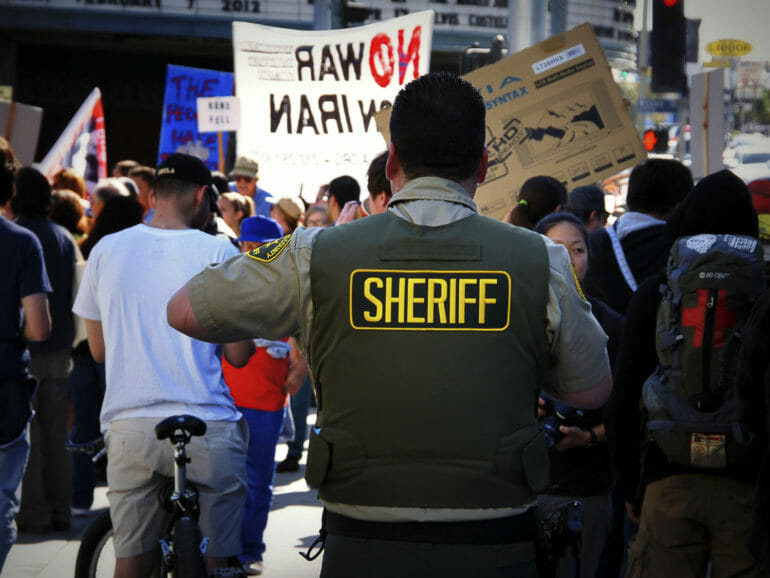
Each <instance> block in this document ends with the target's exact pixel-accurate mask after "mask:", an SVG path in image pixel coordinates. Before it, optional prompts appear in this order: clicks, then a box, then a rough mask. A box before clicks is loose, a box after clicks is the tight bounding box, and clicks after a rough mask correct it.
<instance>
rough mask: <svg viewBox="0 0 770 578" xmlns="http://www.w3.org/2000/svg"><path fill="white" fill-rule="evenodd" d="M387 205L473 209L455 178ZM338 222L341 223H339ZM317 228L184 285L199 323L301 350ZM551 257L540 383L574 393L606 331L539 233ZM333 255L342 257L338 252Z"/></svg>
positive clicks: (600, 365) (367, 512) (371, 515)
mask: <svg viewBox="0 0 770 578" xmlns="http://www.w3.org/2000/svg"><path fill="white" fill-rule="evenodd" d="M388 210H389V211H391V212H392V213H393V214H395V215H396V216H398V217H400V218H402V219H405V220H407V221H410V222H413V223H416V224H418V225H424V226H440V225H446V224H448V223H451V222H454V221H457V220H460V219H463V218H466V217H469V216H471V215H472V214H473V213H475V212H476V204H475V203H474V202H473V200H472V199H471V198H470V197H469V196H468V194H467V192H466V191H465V189H463V188H462V187H461V186H459V185H458V184H456V183H454V182H452V181H448V180H445V179H440V178H437V177H423V178H419V179H414V180H413V181H410V182H409V183H408V184H407V185H406V186H405V187H404V188H403V189H402V190H401V191H399V193H398V194H396V195H395V196H394V197H393V198H392V200H391V201H390V204H389V205H388ZM343 226H344V225H343ZM320 231H321V229H315V228H314V229H304V228H300V229H297V230H296V231H295V232H294V233H293V234H292V235H291V237H284V239H282V240H280V241H276V242H274V243H273V244H270V245H266V246H265V247H263V248H262V251H261V252H258V253H256V254H255V253H252V254H242V255H240V256H238V257H234V258H232V259H230V260H228V261H226V262H225V263H222V264H220V265H216V266H212V267H209V268H207V269H206V270H204V271H203V272H201V273H200V274H198V275H197V276H196V277H194V278H193V279H192V280H191V281H190V284H189V286H188V291H189V296H190V302H191V305H192V308H193V311H194V312H195V315H196V316H197V318H198V321H200V323H201V324H202V325H203V327H204V328H205V329H206V330H207V331H209V332H210V333H212V334H213V335H214V336H215V337H217V338H219V339H222V340H233V339H236V338H237V339H241V338H253V337H263V338H266V339H279V338H282V337H286V336H293V337H295V339H296V341H297V344H298V346H299V347H300V349H301V350H303V351H306V350H307V348H306V346H307V344H308V343H310V336H311V332H312V329H313V303H312V299H311V293H310V258H311V254H312V250H313V243H314V240H315V238H316V235H317V234H318V233H319V232H320ZM543 242H544V243H545V244H546V247H547V251H548V256H549V260H550V279H549V299H548V306H547V312H546V323H547V337H548V342H549V345H550V354H551V361H552V371H551V374H550V376H549V383H547V384H544V386H543V387H544V389H545V390H546V391H549V392H550V393H553V394H555V395H557V396H558V393H559V392H560V391H563V392H578V391H583V390H585V389H588V388H590V387H592V386H594V385H596V384H597V383H599V382H600V381H601V380H602V379H603V378H604V376H605V375H606V374H607V372H608V370H609V361H608V357H607V350H606V342H607V336H606V335H605V334H604V332H603V331H602V329H601V327H600V326H599V324H598V322H597V321H596V319H595V318H594V317H593V315H592V314H591V306H590V305H589V304H588V302H587V301H585V300H584V299H583V298H582V296H581V295H580V294H579V292H578V290H577V287H576V278H575V276H574V273H573V271H572V266H571V265H570V261H569V256H568V254H567V251H566V249H565V248H564V247H563V246H561V245H556V244H554V243H552V242H551V241H550V240H548V239H547V238H546V237H543ZM340 258H345V256H344V255H340ZM325 506H326V507H327V508H328V509H329V510H331V511H333V512H336V513H339V514H343V515H347V516H350V517H353V518H356V519H363V520H375V521H410V520H412V521H414V520H416V521H459V520H480V519H491V518H499V517H504V516H511V515H517V514H520V513H523V512H524V511H526V510H527V509H528V508H529V507H530V506H531V504H526V505H524V506H521V507H517V508H495V509H486V510H467V509H464V510H459V509H446V508H444V509H427V508H383V507H378V506H357V505H350V504H340V503H328V502H327V503H326V504H325Z"/></svg>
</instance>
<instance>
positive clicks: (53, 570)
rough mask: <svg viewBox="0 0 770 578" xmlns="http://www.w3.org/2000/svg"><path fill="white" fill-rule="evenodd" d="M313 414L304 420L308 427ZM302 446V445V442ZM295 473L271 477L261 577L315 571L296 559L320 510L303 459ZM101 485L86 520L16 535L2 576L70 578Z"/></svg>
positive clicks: (317, 566)
mask: <svg viewBox="0 0 770 578" xmlns="http://www.w3.org/2000/svg"><path fill="white" fill-rule="evenodd" d="M314 419H315V414H314V413H312V414H311V415H309V416H308V422H309V423H310V424H312V422H313V421H314ZM306 445H307V444H306ZM284 457H286V444H280V445H279V446H278V448H277V449H276V454H275V459H276V462H279V461H281V460H283V458H284ZM306 457H307V452H305V453H304V454H303V456H302V462H301V465H300V470H299V471H298V472H294V473H286V474H276V476H275V496H274V499H273V509H272V511H271V512H270V516H269V518H268V522H267V531H266V533H265V543H266V544H267V551H266V552H265V557H264V564H265V566H264V572H263V574H262V575H263V576H266V577H267V578H271V577H275V578H311V577H316V576H318V575H319V574H320V572H321V558H320V557H319V558H317V559H316V560H314V561H313V562H308V561H306V560H305V559H304V558H302V557H301V556H300V555H299V552H304V551H306V550H307V548H308V546H309V545H310V544H312V543H313V541H314V540H315V538H316V537H317V535H318V530H319V528H320V527H321V506H320V502H319V501H318V500H317V499H316V492H315V491H314V490H311V489H310V488H309V487H308V486H307V484H306V483H305V480H304V473H305V460H306ZM106 491H107V488H106V487H99V488H97V492H96V498H95V504H94V509H93V510H92V514H90V515H89V516H87V517H79V518H73V519H72V529H71V530H70V531H69V532H55V533H51V534H45V535H35V534H20V535H19V538H18V540H17V541H16V544H15V545H14V547H13V548H11V552H10V554H9V555H8V559H7V560H6V563H5V568H4V569H3V572H2V578H64V577H71V576H73V573H74V570H75V558H76V556H77V551H78V547H79V546H80V537H81V536H82V535H83V532H84V531H85V529H86V527H87V526H88V524H89V523H90V522H91V521H92V520H93V519H94V518H95V517H96V516H97V514H98V513H99V512H101V510H102V509H103V508H106V507H107V498H106Z"/></svg>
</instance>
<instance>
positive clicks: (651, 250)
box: [583, 224, 671, 314]
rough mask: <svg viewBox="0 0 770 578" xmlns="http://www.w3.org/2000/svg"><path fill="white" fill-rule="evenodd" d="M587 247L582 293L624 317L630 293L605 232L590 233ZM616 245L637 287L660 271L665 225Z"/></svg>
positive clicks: (667, 244) (667, 245)
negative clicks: (584, 292) (626, 262)
mask: <svg viewBox="0 0 770 578" xmlns="http://www.w3.org/2000/svg"><path fill="white" fill-rule="evenodd" d="M613 226H615V225H613ZM589 245H590V251H589V259H588V273H587V274H586V277H585V280H584V281H583V287H584V288H585V291H586V293H587V294H589V295H592V296H594V297H596V298H598V299H601V300H602V301H604V303H605V304H607V305H608V306H609V307H611V308H612V309H614V310H615V311H617V312H618V313H621V314H625V313H626V309H627V308H628V302H629V301H630V300H631V295H632V291H631V288H630V287H629V286H628V284H627V283H626V280H625V279H624V278H623V274H622V273H621V272H620V267H619V266H618V261H617V259H616V258H615V252H614V251H613V250H612V241H610V236H609V235H608V234H607V231H606V230H604V229H600V230H599V231H594V232H593V233H591V235H590V237H589ZM620 245H621V247H623V252H624V253H625V255H626V261H628V266H629V267H630V268H631V272H632V273H633V274H634V278H635V279H636V283H637V284H638V285H641V283H642V281H644V280H645V279H646V278H647V277H650V276H651V275H655V274H657V273H660V272H661V271H663V269H664V268H665V266H666V261H667V259H668V252H669V249H670V248H671V241H670V239H669V238H668V237H667V236H666V232H665V225H663V224H660V225H653V226H651V227H645V228H644V229H639V230H637V231H634V232H632V233H629V234H628V235H626V236H624V237H623V238H622V239H621V240H620Z"/></svg>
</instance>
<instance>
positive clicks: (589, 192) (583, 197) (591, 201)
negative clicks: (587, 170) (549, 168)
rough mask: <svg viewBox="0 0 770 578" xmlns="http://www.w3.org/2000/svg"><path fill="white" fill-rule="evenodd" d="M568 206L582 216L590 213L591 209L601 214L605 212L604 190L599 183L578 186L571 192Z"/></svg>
mask: <svg viewBox="0 0 770 578" xmlns="http://www.w3.org/2000/svg"><path fill="white" fill-rule="evenodd" d="M567 206H568V207H569V209H570V211H572V212H573V213H574V214H576V215H577V216H579V217H580V218H583V217H584V216H587V215H589V214H590V213H591V211H596V212H597V213H599V214H601V213H605V212H606V209H605V208H604V191H602V190H601V189H600V188H599V187H598V186H597V185H586V186H584V187H577V188H576V189H575V190H574V191H572V192H571V193H570V194H569V197H568V198H567Z"/></svg>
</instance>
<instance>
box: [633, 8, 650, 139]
mask: <svg viewBox="0 0 770 578" xmlns="http://www.w3.org/2000/svg"><path fill="white" fill-rule="evenodd" d="M648 9H649V0H644V4H643V5H642V31H641V36H640V37H639V54H637V55H636V60H637V70H638V74H639V99H640V100H641V99H643V98H647V95H648V92H649V80H648V77H647V71H648V68H649V62H647V55H648V54H649V49H650V32H649V30H648V28H647V14H648V12H647V11H648ZM646 114H647V113H644V112H642V111H640V110H639V109H638V108H637V112H636V127H637V129H639V130H640V131H642V130H644V128H645V124H646V123H645V118H646Z"/></svg>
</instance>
